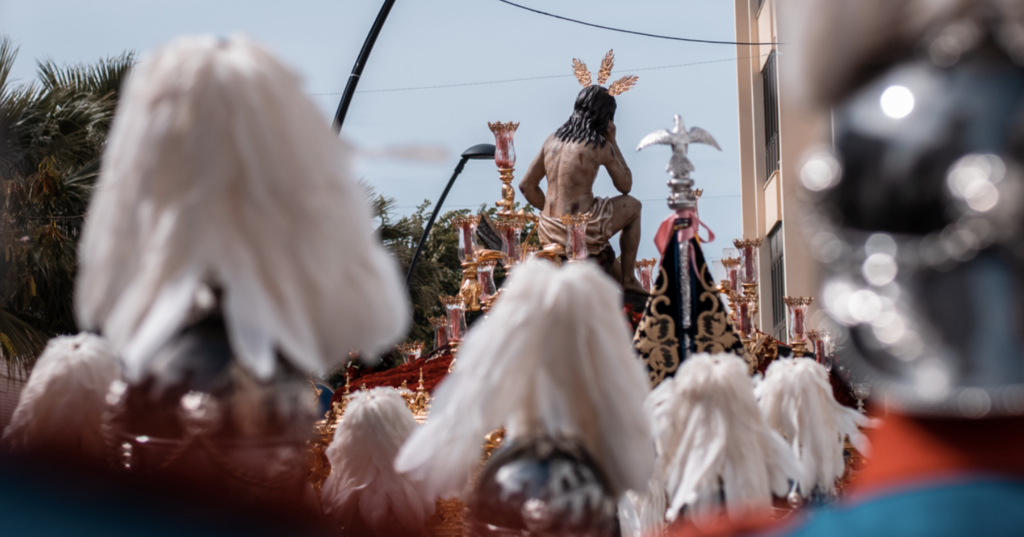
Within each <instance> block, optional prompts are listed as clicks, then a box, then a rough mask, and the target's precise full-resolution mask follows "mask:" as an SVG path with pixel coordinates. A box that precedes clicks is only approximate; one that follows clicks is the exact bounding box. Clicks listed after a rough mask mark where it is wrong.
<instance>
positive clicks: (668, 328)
mask: <svg viewBox="0 0 1024 537" xmlns="http://www.w3.org/2000/svg"><path fill="white" fill-rule="evenodd" d="M690 245H691V249H690V251H689V252H690V253H689V254H687V255H686V256H685V257H686V266H685V267H680V266H679V264H680V263H679V262H680V259H681V257H682V256H681V255H680V252H679V243H678V242H677V239H676V234H675V233H673V234H672V238H671V239H670V241H669V243H668V246H667V247H666V248H665V254H664V255H663V257H662V260H661V267H659V271H658V277H657V280H656V281H655V284H654V289H653V290H652V292H651V298H650V299H648V301H647V306H646V307H645V308H644V315H643V318H642V319H641V320H640V324H639V325H638V326H637V329H636V333H635V334H634V335H633V347H634V348H635V349H636V351H637V353H639V354H640V358H641V360H643V362H644V366H645V367H646V368H647V372H648V375H649V376H650V380H651V386H652V387H653V386H657V385H658V384H660V383H661V381H663V380H665V378H666V377H671V376H673V375H675V372H676V370H677V369H678V368H679V364H680V363H682V361H683V360H686V359H687V358H688V357H689V356H690V355H691V354H693V353H711V354H717V353H725V352H729V353H733V354H736V355H737V356H740V357H745V356H746V350H745V349H744V347H743V343H742V342H741V341H740V338H739V335H738V334H737V333H736V331H735V330H734V329H733V327H732V324H731V323H730V322H729V318H728V315H727V314H726V312H725V306H724V305H723V304H722V299H721V297H720V296H719V294H718V290H717V288H716V286H715V281H714V278H713V276H712V275H711V271H710V270H709V269H708V266H707V262H706V261H705V260H704V252H703V251H701V247H700V242H698V241H697V240H696V239H691V240H690ZM691 254H692V257H693V260H692V262H691V261H690V260H689V258H690V257H691ZM694 267H696V270H695V269H694ZM681 270H683V271H685V274H687V275H688V276H689V285H688V287H689V295H690V296H689V300H686V299H685V297H683V296H682V295H681V288H682V287H683V285H682V283H681V279H680V276H681ZM697 271H699V273H698V272H697ZM684 303H689V310H690V314H689V316H685V315H684V311H683V308H684V307H685V304H684ZM685 317H688V319H689V324H690V326H689V327H684V324H686V323H685V322H684V318H685Z"/></svg>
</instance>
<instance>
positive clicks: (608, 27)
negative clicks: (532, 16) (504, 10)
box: [498, 0, 783, 46]
mask: <svg viewBox="0 0 1024 537" xmlns="http://www.w3.org/2000/svg"><path fill="white" fill-rule="evenodd" d="M498 1H499V2H501V3H503V4H508V5H510V6H515V7H517V8H519V9H525V10H526V11H532V12H533V13H537V14H539V15H544V16H547V17H553V18H556V19H560V20H563V21H568V22H574V23H576V24H582V25H584V26H590V27H593V28H600V29H602V30H611V31H613V32H621V33H624V34H633V35H639V36H643V37H654V38H656V39H668V40H671V41H685V42H687V43H707V44H711V45H748V46H755V45H781V44H783V43H774V42H773V43H741V42H737V41H714V40H710V39H692V38H688V37H672V36H668V35H657V34H648V33H645V32H634V31H633V30H623V29H622V28H612V27H611V26H602V25H600V24H594V23H592V22H584V21H581V20H576V19H570V18H569V17H563V16H561V15H555V14H554V13H548V12H546V11H541V10H539V9H533V8H532V7H526V6H522V5H519V4H516V3H514V2H509V0H498Z"/></svg>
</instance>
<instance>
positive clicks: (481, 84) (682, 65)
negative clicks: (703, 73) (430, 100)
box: [309, 54, 768, 97]
mask: <svg viewBox="0 0 1024 537" xmlns="http://www.w3.org/2000/svg"><path fill="white" fill-rule="evenodd" d="M765 56H768V54H761V55H759V56H744V57H742V58H724V59H721V60H708V61H704V62H692V63H679V64H675V65H662V66H659V67H642V68H640V69H620V71H624V72H625V71H628V72H630V73H636V72H640V71H656V70H658V69H672V68H676V67H690V66H694V65H706V64H709V63H722V62H732V61H739V60H749V59H751V58H763V57H765ZM573 76H575V75H572V74H567V75H548V76H531V77H525V78H509V79H505V80H491V81H487V82H463V83H460V84H445V85H441V86H414V87H409V88H388V89H371V90H358V91H356V93H387V92H395V91H415V90H426V89H443V88H459V87H465V86H485V85H490V84H505V83H508V82H525V81H529V80H545V79H549V78H569V77H573ZM309 95H310V96H311V97H317V96H322V95H341V92H334V93H310V94H309Z"/></svg>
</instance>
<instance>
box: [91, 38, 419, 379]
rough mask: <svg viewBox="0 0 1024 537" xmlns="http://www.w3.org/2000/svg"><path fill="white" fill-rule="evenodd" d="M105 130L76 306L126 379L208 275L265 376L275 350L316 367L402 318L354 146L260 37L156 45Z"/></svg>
mask: <svg viewBox="0 0 1024 537" xmlns="http://www.w3.org/2000/svg"><path fill="white" fill-rule="evenodd" d="M108 144H109V145H108V146H107V150H106V152H105V154H104V159H103V170H102V173H101V175H100V179H99V183H98V185H97V189H96V194H95V195H94V196H93V199H92V205H91V206H90V208H89V214H88V218H86V224H85V230H84V232H83V237H82V244H81V246H80V248H79V252H80V254H79V262H80V269H79V279H78V285H77V288H76V307H77V314H78V319H79V321H80V324H81V325H82V326H84V327H86V328H88V329H96V328H99V329H101V330H102V332H103V334H104V335H105V336H106V337H107V338H108V339H109V340H110V342H111V344H112V345H113V347H114V348H115V349H116V350H117V351H118V352H119V353H120V354H121V356H122V358H123V359H124V361H125V363H126V367H127V374H128V376H129V378H130V379H132V380H136V379H138V378H139V377H140V376H141V375H142V373H143V372H144V371H145V369H146V366H147V364H148V362H149V360H150V359H151V358H152V357H153V355H154V353H155V351H157V350H158V349H159V348H160V347H161V346H162V345H163V344H164V343H166V342H167V340H168V339H169V338H171V337H172V336H173V335H174V334H175V333H176V332H177V331H178V330H179V329H180V328H181V327H182V325H183V323H185V322H186V318H187V316H188V314H189V311H190V309H191V308H192V306H193V302H194V297H195V296H196V294H197V292H198V291H199V290H200V289H201V288H203V287H204V286H210V287H218V288H220V289H222V290H223V300H222V303H221V306H222V308H223V313H224V316H225V318H226V322H227V329H228V335H229V337H230V341H231V345H232V348H233V350H234V352H235V354H236V355H237V356H238V357H239V358H240V360H241V362H242V364H243V365H244V366H245V367H247V368H248V369H249V370H250V371H252V372H253V373H254V374H256V375H257V376H258V377H259V378H261V379H267V378H269V377H270V375H271V374H272V373H273V370H274V362H275V351H280V352H281V353H282V354H284V355H285V356H286V357H287V358H288V359H289V360H291V361H292V362H293V363H294V365H295V366H296V367H298V368H299V369H300V370H306V371H322V370H324V369H326V368H328V367H330V366H331V365H333V364H336V363H339V362H340V361H341V360H343V359H345V358H346V357H347V355H348V352H349V351H352V350H353V349H361V350H362V351H364V352H363V354H364V355H371V356H372V355H373V354H374V353H375V351H378V350H380V349H382V348H384V347H385V346H387V345H388V344H390V343H392V342H393V341H394V340H396V339H398V338H399V337H400V336H401V335H402V334H403V333H404V331H405V328H406V326H407V323H408V318H409V315H408V312H409V306H408V304H407V303H406V299H405V297H404V294H403V292H402V283H401V281H402V280H401V278H400V275H399V273H398V269H397V265H396V264H395V262H394V261H393V260H392V259H391V258H390V256H389V255H388V253H387V252H386V251H385V250H384V248H383V247H382V246H381V245H380V244H379V243H378V241H377V239H376V238H374V236H373V226H372V218H371V215H370V209H369V206H368V203H367V200H366V198H365V196H364V194H363V191H362V189H361V188H360V187H359V186H358V185H357V183H356V181H355V180H354V179H353V178H352V175H351V172H350V169H349V160H350V159H349V154H348V150H347V149H346V148H345V146H344V144H343V143H342V142H341V141H339V140H338V138H337V136H336V135H335V134H334V133H333V132H332V131H331V128H330V126H329V125H328V123H327V121H326V119H325V118H324V115H323V113H322V111H320V110H319V109H318V108H317V107H316V105H315V104H314V103H313V102H312V101H311V100H310V99H309V98H308V97H306V95H305V94H304V93H303V90H302V85H301V84H300V81H299V78H298V77H297V76H296V75H295V74H294V73H293V72H292V71H291V70H290V69H288V68H286V67H285V66H284V65H282V64H281V63H280V62H279V61H278V60H277V59H275V58H274V57H273V56H272V55H271V54H270V53H269V52H267V51H266V50H264V49H262V48H260V47H259V46H257V45H255V44H253V43H252V42H250V41H249V40H247V39H246V38H244V37H232V38H231V39H229V40H220V41H219V40H217V39H216V38H214V37H186V38H181V39H178V40H176V41H174V42H172V43H171V44H169V45H167V46H165V47H164V48H162V49H160V50H158V51H157V52H156V53H155V54H154V55H153V56H152V57H150V58H148V59H146V60H144V61H142V62H141V63H140V64H139V65H138V66H137V67H136V69H135V72H134V74H133V75H132V77H131V79H130V80H129V82H128V84H127V87H126V89H125V91H124V95H123V97H122V100H121V103H120V104H119V106H118V111H117V117H116V119H115V121H114V124H113V127H112V130H111V134H110V140H109V142H108Z"/></svg>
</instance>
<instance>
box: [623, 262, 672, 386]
mask: <svg viewBox="0 0 1024 537" xmlns="http://www.w3.org/2000/svg"><path fill="white" fill-rule="evenodd" d="M660 276H661V277H660V278H658V279H657V280H656V281H658V282H661V285H660V286H658V287H656V288H655V289H654V292H653V293H651V298H650V300H648V302H647V308H646V309H647V312H646V314H645V315H644V317H643V319H642V320H641V321H640V325H639V326H637V331H636V335H634V336H633V347H634V348H636V351H637V352H638V353H640V357H641V358H642V359H643V362H644V365H646V366H647V369H648V370H649V375H650V381H651V387H654V386H657V385H658V384H661V381H663V380H665V377H666V376H668V375H671V374H672V373H675V371H676V369H678V368H679V340H678V339H676V322H675V320H674V319H673V318H672V316H670V315H667V314H665V313H660V312H659V311H658V308H659V307H665V308H667V307H668V306H669V305H670V303H669V298H668V296H666V295H665V292H666V291H667V290H668V275H667V274H666V273H665V268H664V267H661V268H660Z"/></svg>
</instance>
